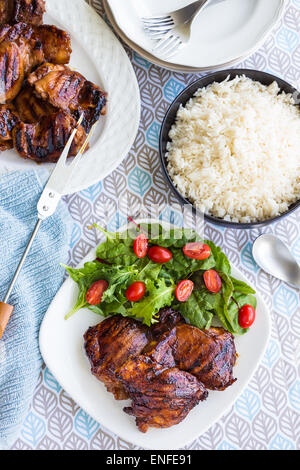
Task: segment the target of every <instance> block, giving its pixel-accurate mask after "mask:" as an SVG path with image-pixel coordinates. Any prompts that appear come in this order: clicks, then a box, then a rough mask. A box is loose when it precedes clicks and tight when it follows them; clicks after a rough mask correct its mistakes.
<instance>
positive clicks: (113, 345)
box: [84, 315, 148, 400]
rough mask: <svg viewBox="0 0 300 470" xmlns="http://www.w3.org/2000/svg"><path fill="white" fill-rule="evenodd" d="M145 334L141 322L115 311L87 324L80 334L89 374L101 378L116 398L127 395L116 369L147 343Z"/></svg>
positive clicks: (144, 328) (138, 352)
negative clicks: (82, 333)
mask: <svg viewBox="0 0 300 470" xmlns="http://www.w3.org/2000/svg"><path fill="white" fill-rule="evenodd" d="M147 334H148V331H147V328H146V327H145V326H144V325H142V324H141V323H139V322H136V321H134V320H132V319H130V318H124V317H121V316H120V315H116V316H113V317H109V318H107V319H106V320H104V321H103V322H102V323H99V324H98V325H96V326H94V327H92V328H89V329H88V331H87V332H86V333H85V335H84V340H85V350H86V353H87V356H88V358H89V360H90V363H91V371H92V374H93V375H95V376H96V377H97V378H98V379H99V380H101V381H102V382H104V384H105V386H106V388H107V390H108V391H109V392H111V393H113V394H114V397H115V399H116V400H124V399H126V398H128V394H127V392H126V391H125V389H124V386H123V384H122V383H121V382H120V379H119V378H118V377H117V376H116V370H117V369H118V368H119V367H121V366H122V365H123V364H124V363H125V362H126V361H127V360H128V359H129V358H130V357H132V356H136V355H138V354H140V353H141V351H142V350H143V349H144V347H145V346H146V344H147V343H148V336H147Z"/></svg>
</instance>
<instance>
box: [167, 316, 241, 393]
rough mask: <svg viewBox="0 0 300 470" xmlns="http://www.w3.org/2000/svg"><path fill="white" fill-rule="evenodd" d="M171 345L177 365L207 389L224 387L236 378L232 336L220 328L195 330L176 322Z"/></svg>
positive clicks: (192, 327)
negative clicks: (173, 341) (234, 376)
mask: <svg viewBox="0 0 300 470" xmlns="http://www.w3.org/2000/svg"><path fill="white" fill-rule="evenodd" d="M172 349H173V355H174V359H175V363H176V364H177V367H179V369H181V370H186V371H188V372H190V373H191V374H193V375H194V376H195V377H197V378H198V379H199V380H200V381H201V382H202V383H203V384H204V385H205V387H206V388H208V389H209V390H225V388H227V387H229V386H230V385H232V384H233V383H234V382H235V381H236V379H234V378H233V366H234V365H235V363H236V357H237V356H236V350H235V345H234V338H233V335H232V334H231V333H229V332H228V331H226V330H224V329H223V328H210V329H209V330H199V328H196V327H194V326H191V325H179V326H178V327H177V328H176V342H175V344H174V346H173V348H172Z"/></svg>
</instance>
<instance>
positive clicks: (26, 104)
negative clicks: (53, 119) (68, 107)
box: [14, 86, 58, 124]
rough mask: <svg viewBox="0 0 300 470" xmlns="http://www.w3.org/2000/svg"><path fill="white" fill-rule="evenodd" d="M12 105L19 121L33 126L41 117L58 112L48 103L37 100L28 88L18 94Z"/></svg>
mask: <svg viewBox="0 0 300 470" xmlns="http://www.w3.org/2000/svg"><path fill="white" fill-rule="evenodd" d="M14 105H15V108H16V111H17V113H18V115H19V118H20V119H21V121H23V122H26V123H28V124H34V123H35V122H38V121H39V120H40V119H41V118H42V117H44V116H49V114H53V113H55V112H58V109H56V108H54V106H52V105H51V104H50V103H48V102H47V101H43V100H41V99H40V98H38V97H37V96H36V95H35V94H34V92H33V89H32V88H31V87H29V86H27V87H25V88H24V89H23V90H22V91H21V93H19V94H18V96H17V97H16V99H15V101H14Z"/></svg>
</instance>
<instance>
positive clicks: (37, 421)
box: [12, 0, 300, 450]
mask: <svg viewBox="0 0 300 470" xmlns="http://www.w3.org/2000/svg"><path fill="white" fill-rule="evenodd" d="M89 3H91V4H92V5H93V6H94V7H95V8H96V10H97V11H98V12H99V14H100V15H104V13H103V9H102V5H101V0H89ZM286 3H287V8H286V11H285V14H284V17H283V19H282V21H281V23H280V24H279V25H278V26H277V28H276V30H274V31H273V33H272V34H271V35H270V36H269V38H268V39H267V41H266V43H265V44H264V45H263V47H261V49H260V50H259V51H258V52H257V53H256V54H254V55H253V56H252V57H250V58H249V59H247V60H245V61H244V62H243V63H241V64H239V67H241V68H242V67H245V68H253V69H260V70H265V71H267V72H270V73H273V74H275V75H277V76H280V77H283V78H284V79H286V80H287V81H288V82H290V83H291V84H293V85H294V86H295V87H297V88H298V89H300V0H289V1H286ZM126 51H127V53H128V56H129V57H130V60H131V61H132V64H133V67H134V70H135V72H136V75H137V78H138V81H139V85H140V91H141V98H142V117H141V123H140V128H139V131H138V135H137V138H136V140H135V143H134V145H133V147H132V149H131V151H130V152H129V155H128V156H127V158H126V159H125V160H124V162H123V163H122V164H121V165H120V166H119V167H118V169H117V170H116V171H115V172H114V173H112V174H111V175H110V176H108V177H107V178H106V179H105V180H104V181H102V182H101V183H98V184H97V185H95V186H93V187H91V188H89V189H87V190H85V191H82V192H81V193H78V194H73V195H71V196H69V197H68V198H67V202H68V206H69V210H70V212H71V214H72V216H73V218H74V229H73V235H72V241H71V251H70V262H71V263H73V264H74V265H76V264H77V263H78V262H79V261H80V260H81V259H82V258H83V257H84V256H85V255H86V254H87V253H88V252H89V251H90V249H91V248H92V247H94V246H95V244H96V243H97V240H96V239H95V234H94V232H93V231H90V230H88V229H87V226H88V225H90V224H91V223H92V222H94V221H95V222H99V223H102V224H108V227H109V229H111V230H113V229H117V228H118V227H119V226H120V225H122V224H123V223H124V222H125V221H126V217H125V216H124V215H123V213H122V207H118V206H117V201H118V200H119V199H120V197H121V196H124V195H125V194H126V195H127V197H128V199H129V200H130V204H131V206H133V207H135V206H136V207H138V206H139V205H140V204H141V203H143V205H144V206H145V207H146V208H147V207H150V206H151V205H152V204H157V203H159V204H169V206H173V207H174V204H175V203H176V202H177V201H176V200H175V199H174V196H173V195H172V194H171V192H170V190H169V188H168V187H167V185H166V183H165V181H164V178H163V174H162V171H161V168H160V164H159V158H158V134H159V129H160V124H161V121H162V119H163V116H164V114H165V112H166V110H167V108H168V105H169V103H170V102H171V101H172V100H173V99H174V98H175V96H176V95H177V94H178V93H179V92H180V91H181V90H182V89H183V88H184V87H185V86H186V85H188V84H189V83H191V82H193V81H194V80H195V79H196V78H197V76H198V75H193V74H187V75H185V74H182V73H174V72H170V71H168V70H164V69H161V68H159V67H157V66H155V65H152V64H150V63H149V62H147V61H146V60H144V59H143V58H141V57H140V56H139V55H137V54H136V53H134V52H133V51H132V50H130V49H129V48H128V47H126ZM133 215H134V214H133ZM169 217H170V209H166V211H165V212H164V214H163V218H166V219H167V220H169ZM171 217H172V218H173V220H174V221H175V223H176V222H179V223H180V222H181V219H180V217H181V215H180V214H179V212H177V211H176V210H173V212H172V214H171ZM299 224H300V210H298V211H297V212H296V213H294V214H292V215H291V216H289V217H288V218H286V219H284V220H283V221H282V222H279V223H277V224H275V225H272V226H271V227H268V228H266V229H264V230H263V231H264V232H273V233H275V234H276V235H278V236H279V237H280V238H281V239H282V240H283V241H284V242H286V243H287V244H288V245H289V246H290V247H291V249H292V252H293V254H294V255H295V256H296V258H297V259H298V260H299V262H300V225H299ZM205 230H206V233H205V234H206V237H207V238H211V239H212V240H213V241H214V242H215V243H216V244H217V245H220V246H221V247H222V248H223V250H224V251H225V253H226V254H227V255H228V257H229V259H230V261H231V262H232V263H233V264H235V265H236V266H237V267H239V268H240V269H241V271H242V272H243V273H245V275H246V276H247V277H248V278H249V280H250V281H252V283H254V284H256V286H257V289H258V291H259V292H260V293H261V294H262V296H263V298H264V300H265V302H266V304H267V306H268V307H269V309H270V315H271V316H272V322H273V327H272V337H271V340H270V343H269V346H268V348H267V352H266V354H265V357H264V359H263V361H262V363H261V364H260V366H259V368H258V370H257V372H256V374H255V376H254V378H253V380H252V381H251V383H250V384H249V386H248V387H247V388H246V390H245V391H244V393H243V394H242V395H241V396H240V398H239V399H238V400H237V402H236V403H235V405H234V406H233V407H232V409H231V410H230V411H229V412H228V413H227V414H226V415H225V416H223V418H222V419H221V420H220V421H219V422H217V423H216V424H215V425H214V426H212V427H211V429H209V431H207V432H206V433H205V434H204V435H202V436H201V437H199V439H197V440H196V441H195V442H193V443H192V444H191V445H189V446H188V448H189V449H291V450H292V449H300V379H299V371H300V302H299V291H297V290H296V289H293V288H292V287H290V286H288V285H286V284H284V283H282V282H280V281H278V280H276V279H274V278H272V277H270V276H268V275H267V274H265V273H264V272H263V271H262V270H260V269H259V268H258V266H257V265H256V264H255V262H254V260H253V258H252V254H251V247H252V242H253V241H254V240H255V238H256V237H257V236H258V235H259V233H260V231H258V230H253V231H239V230H229V229H226V230H224V229H222V228H218V227H216V226H213V225H210V224H207V226H206V229H205ZM12 448H13V449H135V448H136V447H134V446H133V445H132V444H131V443H129V442H125V441H123V440H122V439H120V438H119V437H118V436H116V435H114V434H113V433H111V432H110V431H108V430H107V429H104V428H103V427H102V426H100V425H99V424H98V423H96V422H95V421H94V420H93V419H92V418H90V417H89V416H88V415H87V414H86V413H85V412H84V411H83V410H81V409H80V408H79V406H78V405H77V404H76V403H74V401H73V400H72V399H71V398H70V396H68V394H67V393H66V392H65V391H64V390H63V389H62V388H61V387H60V385H59V384H58V383H57V381H56V380H55V378H54V377H53V376H52V375H51V373H50V372H49V370H48V369H47V368H46V367H44V368H43V370H42V371H41V374H40V378H39V383H38V384H37V387H36V391H35V394H34V397H33V400H32V405H31V409H30V410H29V412H28V416H27V418H26V420H25V422H24V424H23V427H22V429H21V432H20V435H19V438H18V439H17V441H16V442H15V443H14V445H13V447H12Z"/></svg>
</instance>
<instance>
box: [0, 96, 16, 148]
mask: <svg viewBox="0 0 300 470" xmlns="http://www.w3.org/2000/svg"><path fill="white" fill-rule="evenodd" d="M19 122H20V119H19V117H18V115H17V113H16V111H15V108H14V107H13V106H12V105H7V104H1V105H0V150H1V151H4V150H8V149H10V148H12V147H13V141H12V131H13V129H14V127H15V126H16V125H17V124H18V123H19Z"/></svg>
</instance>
